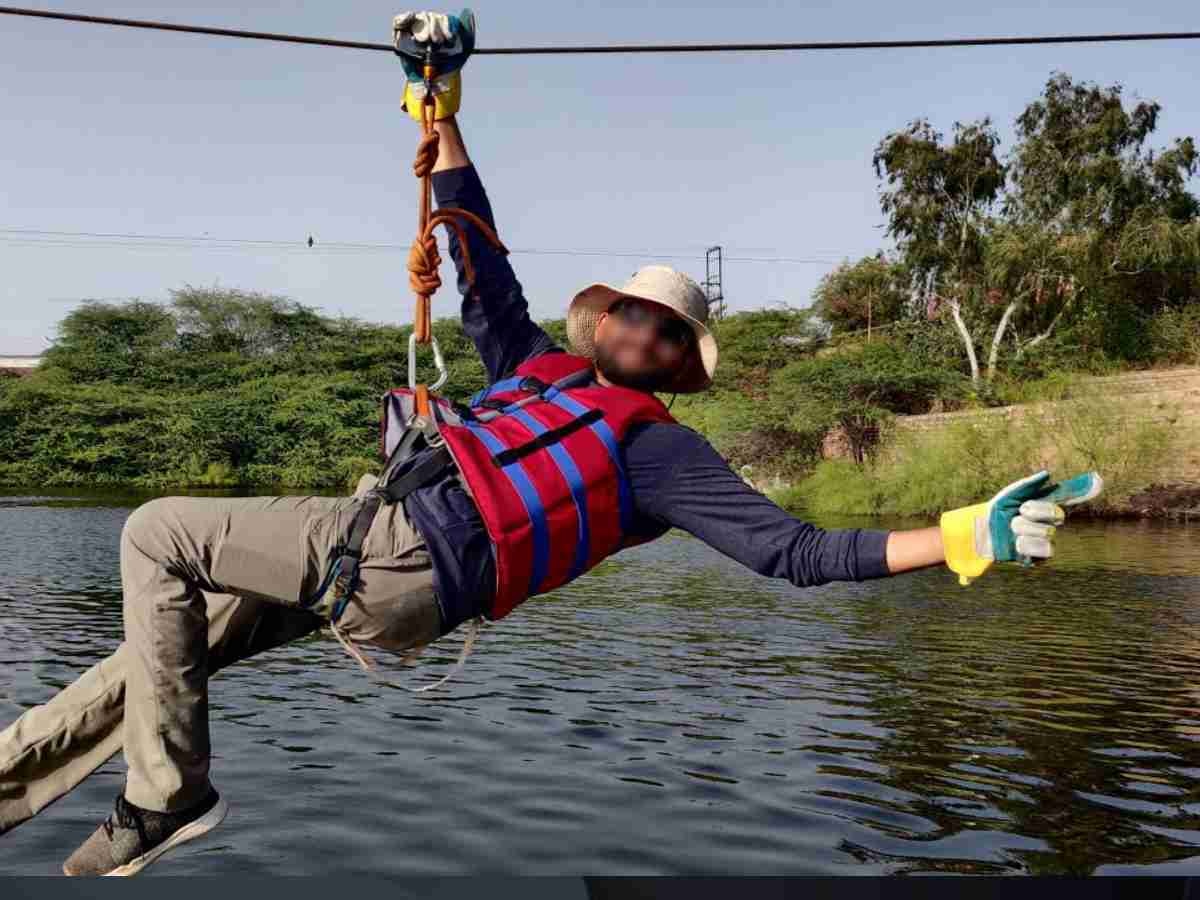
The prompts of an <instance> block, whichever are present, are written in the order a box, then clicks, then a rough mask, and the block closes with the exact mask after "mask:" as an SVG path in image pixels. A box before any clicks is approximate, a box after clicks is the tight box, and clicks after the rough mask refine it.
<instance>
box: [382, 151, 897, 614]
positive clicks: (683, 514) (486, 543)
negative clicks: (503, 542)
mask: <svg viewBox="0 0 1200 900" xmlns="http://www.w3.org/2000/svg"><path fill="white" fill-rule="evenodd" d="M433 188H434V193H435V196H436V197H437V202H438V206H439V207H460V208H463V209H467V210H469V211H471V212H473V213H475V214H476V215H478V216H480V217H481V218H483V219H484V221H486V222H488V224H490V225H493V227H494V225H495V220H494V218H493V216H492V209H491V204H490V203H489V202H488V198H487V194H486V192H485V191H484V189H483V184H482V183H481V182H480V180H479V175H478V174H477V172H476V171H475V168H474V167H473V166H465V167H463V168H457V169H449V170H445V171H442V172H438V173H436V174H435V175H434V176H433ZM465 231H466V235H467V242H468V244H469V250H470V253H471V261H472V262H473V263H474V266H475V272H476V281H475V289H474V292H473V293H469V292H468V284H467V280H466V276H465V274H464V270H463V264H462V263H463V254H462V247H461V246H460V244H459V240H458V238H457V236H455V235H451V238H450V254H451V256H452V257H453V259H454V263H455V266H456V268H457V270H458V287H459V292H460V293H462V294H463V303H462V320H463V328H464V330H465V331H466V333H467V334H468V335H470V337H471V339H472V340H473V341H474V342H475V346H476V348H477V349H478V350H479V355H480V356H481V357H482V358H483V363H484V366H485V368H486V369H487V375H488V380H489V382H495V381H499V380H500V379H501V378H504V377H506V376H507V375H508V374H510V373H511V372H512V370H513V369H515V368H516V367H517V366H518V365H520V364H521V363H522V362H524V361H525V360H526V359H529V358H531V357H533V356H537V355H539V354H542V353H553V352H558V351H560V350H561V348H559V347H557V346H556V345H555V344H554V341H553V340H552V339H551V338H550V336H549V335H548V334H546V332H545V331H543V330H542V329H541V328H540V327H539V326H538V325H537V324H536V323H535V322H534V321H533V320H532V319H531V318H530V316H529V307H528V303H527V302H526V300H525V295H524V292H523V291H522V288H521V284H520V282H518V281H517V278H516V275H515V274H514V272H513V270H512V267H511V265H510V264H509V262H508V258H507V257H506V256H505V255H504V254H502V253H500V252H498V251H496V250H495V249H493V248H492V247H491V245H490V244H488V243H487V242H486V241H485V240H484V238H483V236H482V235H481V234H480V233H479V231H478V229H476V228H474V227H472V226H470V225H468V226H466V229H465ZM621 449H622V452H623V454H624V457H625V469H626V471H627V472H628V475H629V482H630V488H631V493H632V495H633V502H634V510H635V523H634V531H635V533H638V534H656V533H659V532H661V531H662V529H663V527H664V526H665V527H675V528H681V529H683V530H684V531H687V532H690V533H691V534H693V535H695V536H696V537H698V538H700V539H701V540H702V541H704V542H705V543H707V544H709V545H710V546H712V547H714V548H716V549H717V550H719V551H721V552H722V553H724V554H726V555H727V556H730V557H732V558H733V559H735V560H737V561H738V562H740V563H742V564H743V565H745V566H747V567H748V568H750V569H753V570H754V571H755V572H758V573H759V574H760V575H767V576H771V577H775V578H786V579H787V580H789V581H790V582H791V583H792V584H794V585H797V586H798V587H808V586H812V585H818V584H825V583H827V582H830V581H865V580H867V579H870V578H882V577H884V576H886V575H888V574H889V572H888V568H887V560H886V548H887V532H886V531H870V530H864V529H858V528H851V529H842V530H823V529H821V528H818V527H816V526H815V525H812V524H810V523H808V522H804V521H802V520H800V519H797V518H796V517H794V516H792V515H790V514H789V513H787V512H785V511H784V510H783V509H781V508H780V507H779V506H777V505H776V504H775V503H773V502H771V500H769V499H767V497H765V496H764V495H763V494H761V493H759V492H758V491H756V490H754V489H753V488H751V487H749V486H748V485H747V484H746V483H745V482H744V481H743V480H742V479H741V477H740V476H738V475H737V474H736V473H735V472H734V471H733V470H732V469H730V467H729V465H728V463H726V462H725V460H724V459H722V458H721V456H720V455H719V454H718V453H717V452H716V450H715V449H713V447H712V445H711V444H709V443H708V441H706V440H705V439H704V438H703V437H702V436H701V435H700V434H698V433H697V432H695V431H693V430H692V429H690V428H687V427H685V426H683V425H677V424H664V423H647V424H643V425H639V426H636V427H634V428H632V429H630V430H629V432H628V433H627V434H626V436H625V439H624V441H623V442H622V445H621ZM404 503H405V509H406V510H407V511H408V513H409V515H410V516H411V517H412V519H413V522H414V524H415V525H416V527H417V529H418V530H419V531H420V532H421V534H422V535H423V536H424V537H425V540H426V544H427V545H428V547H429V551H430V556H431V559H432V562H433V568H434V583H435V590H436V592H437V596H438V600H439V602H440V603H441V606H442V618H443V633H445V632H448V631H450V630H452V629H454V628H455V627H457V626H458V625H459V624H460V623H462V622H464V621H466V620H467V619H469V618H472V617H473V616H475V615H477V614H479V613H482V612H486V611H487V610H488V609H489V608H490V604H491V600H492V597H493V596H494V592H495V560H494V557H493V555H492V553H493V550H492V546H491V541H490V539H489V538H488V535H487V531H486V530H485V528H484V526H483V522H482V520H481V519H480V517H479V513H478V511H477V510H476V509H475V506H474V504H473V503H472V501H471V499H470V498H469V497H468V496H467V494H466V492H465V491H464V490H463V488H462V486H461V484H460V483H459V482H458V480H457V479H454V478H451V479H447V480H443V481H440V482H437V483H435V484H433V485H430V486H427V487H424V488H421V489H418V490H417V491H414V492H413V493H412V494H410V495H409V496H408V497H407V498H406V499H405V501H404Z"/></svg>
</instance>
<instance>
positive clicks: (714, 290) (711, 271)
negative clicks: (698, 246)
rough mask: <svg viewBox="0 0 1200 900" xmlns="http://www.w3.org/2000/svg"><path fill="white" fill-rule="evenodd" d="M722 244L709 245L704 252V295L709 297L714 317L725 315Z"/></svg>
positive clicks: (711, 315)
mask: <svg viewBox="0 0 1200 900" xmlns="http://www.w3.org/2000/svg"><path fill="white" fill-rule="evenodd" d="M721 274H722V272H721V246H720V245H719V244H718V245H717V246H715V247H709V248H708V252H707V253H705V254H704V295H705V296H706V297H707V298H708V314H709V316H710V317H712V318H713V319H720V318H722V317H723V316H724V315H725V291H724V289H723V287H722V285H721Z"/></svg>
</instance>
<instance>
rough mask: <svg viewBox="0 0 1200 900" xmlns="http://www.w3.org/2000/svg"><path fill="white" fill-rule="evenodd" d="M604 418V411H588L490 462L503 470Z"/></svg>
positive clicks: (498, 455)
mask: <svg viewBox="0 0 1200 900" xmlns="http://www.w3.org/2000/svg"><path fill="white" fill-rule="evenodd" d="M603 417H604V410H602V409H589V410H588V411H587V412H585V413H584V414H583V415H582V416H579V417H578V418H575V419H572V420H571V421H570V422H568V423H567V424H566V425H560V426H559V427H558V428H552V429H550V430H549V431H544V432H542V433H541V434H539V435H538V436H537V437H535V438H534V439H533V440H531V441H527V442H526V443H524V444H521V445H520V446H517V447H510V448H508V449H507V450H503V451H501V452H500V453H497V454H495V455H493V456H492V462H493V463H495V465H496V468H497V469H503V468H504V467H505V466H507V465H510V464H511V463H514V462H516V461H517V460H518V459H521V458H522V457H525V456H528V455H529V454H530V453H533V452H534V451H536V450H541V449H542V448H543V447H549V446H550V445H551V444H557V443H558V442H559V441H561V440H562V439H563V438H565V437H566V436H567V435H568V434H573V433H574V432H576V431H578V430H579V429H581V428H587V426H589V425H591V424H592V423H593V422H596V421H598V420H600V419H602V418H603Z"/></svg>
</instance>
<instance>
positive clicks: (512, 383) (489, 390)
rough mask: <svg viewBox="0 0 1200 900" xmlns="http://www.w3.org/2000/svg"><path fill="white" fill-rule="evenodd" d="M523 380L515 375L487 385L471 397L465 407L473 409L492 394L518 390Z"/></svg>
mask: <svg viewBox="0 0 1200 900" xmlns="http://www.w3.org/2000/svg"><path fill="white" fill-rule="evenodd" d="M524 380H525V379H524V377H523V376H519V375H517V376H513V377H512V378H505V379H503V380H502V381H497V382H496V383H495V384H489V385H488V386H487V387H485V388H484V389H483V390H482V391H480V392H479V393H477V394H476V395H475V396H474V397H472V398H471V399H470V400H469V401H467V405H468V406H472V407H475V406H478V405H479V404H480V403H482V402H483V401H484V400H486V399H487V398H488V397H490V396H491V395H492V394H502V393H504V392H505V391H515V390H519V389H520V387H521V382H522V381H524Z"/></svg>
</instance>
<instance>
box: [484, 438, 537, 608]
mask: <svg viewBox="0 0 1200 900" xmlns="http://www.w3.org/2000/svg"><path fill="white" fill-rule="evenodd" d="M464 424H465V425H466V426H467V428H469V429H470V430H471V433H472V434H473V435H475V436H476V437H477V438H479V439H480V440H481V441H483V443H484V446H485V447H487V448H488V450H489V451H490V452H491V454H492V455H493V456H495V455H497V454H499V453H503V452H504V451H505V450H506V449H508V448H507V447H505V446H504V443H503V442H502V441H501V440H500V439H499V438H497V437H496V436H495V435H494V434H492V433H491V432H490V431H488V430H487V429H486V428H484V427H483V426H482V425H476V424H473V423H470V422H466V423H464ZM500 471H501V472H503V473H504V474H505V475H507V476H508V480H509V481H510V482H512V486H513V488H515V489H516V492H517V495H518V496H519V497H520V498H521V502H522V503H523V504H524V505H525V513H526V515H528V516H529V522H530V525H531V526H532V528H533V568H532V571H531V572H530V575H529V596H531V597H532V596H533V595H534V594H536V593H537V592H538V589H539V588H540V587H541V586H542V582H543V581H545V580H546V570H547V568H548V567H549V564H550V529H549V527H548V526H547V524H546V508H545V506H543V505H542V498H541V496H540V495H539V494H538V492H537V488H535V487H534V486H533V482H532V481H530V480H529V476H528V475H526V474H525V470H524V469H522V468H521V464H520V462H516V461H514V462H511V463H509V464H508V465H507V466H504V467H503V468H502V469H501V470H500Z"/></svg>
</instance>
